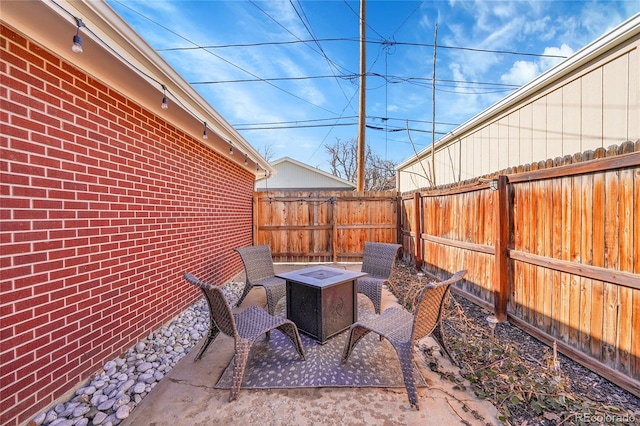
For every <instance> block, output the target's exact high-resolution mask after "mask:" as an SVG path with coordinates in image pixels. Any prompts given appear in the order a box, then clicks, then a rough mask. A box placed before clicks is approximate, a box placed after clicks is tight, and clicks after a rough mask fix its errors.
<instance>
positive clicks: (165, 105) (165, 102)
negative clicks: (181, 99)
mask: <svg viewBox="0 0 640 426" xmlns="http://www.w3.org/2000/svg"><path fill="white" fill-rule="evenodd" d="M162 91H163V92H164V96H163V97H162V105H160V108H162V109H167V108H169V99H167V87H166V86H165V85H164V84H163V85H162Z"/></svg>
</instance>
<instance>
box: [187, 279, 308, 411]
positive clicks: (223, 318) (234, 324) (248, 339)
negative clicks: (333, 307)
mask: <svg viewBox="0 0 640 426" xmlns="http://www.w3.org/2000/svg"><path fill="white" fill-rule="evenodd" d="M184 279H185V280H186V281H187V282H188V283H190V284H193V285H195V286H197V287H199V288H200V290H202V293H203V294H204V296H205V298H206V300H207V303H208V305H209V319H210V323H209V333H208V335H207V340H206V341H205V342H204V345H203V346H202V348H201V349H200V352H198V355H196V358H195V360H194V361H198V360H199V359H200V358H201V357H202V355H203V354H204V352H205V350H206V349H207V348H208V347H209V345H210V344H211V342H213V341H214V339H215V338H216V336H217V335H218V334H219V332H220V331H222V332H223V333H224V334H226V335H227V336H230V337H233V340H234V346H235V354H234V361H233V363H234V365H233V380H232V385H231V391H230V393H229V402H231V401H233V400H235V399H236V398H237V396H238V392H239V391H240V386H241V385H242V379H243V378H244V371H245V367H246V366H247V360H248V358H249V351H250V350H251V346H253V343H254V342H255V341H256V339H257V338H258V337H260V336H261V335H263V334H266V333H267V332H269V331H271V330H274V329H277V330H280V331H281V332H282V333H283V334H284V335H285V336H286V337H287V338H288V339H289V340H290V341H291V344H293V347H294V348H295V349H296V351H297V352H298V354H299V355H300V358H302V360H303V361H304V359H305V353H304V347H303V346H302V340H300V335H299V334H298V328H297V327H296V325H295V324H294V323H293V321H290V320H288V319H286V318H284V317H280V316H277V317H276V316H273V315H269V314H268V313H267V312H265V310H264V309H262V308H260V307H258V306H249V307H248V308H246V309H243V310H239V311H237V312H233V311H232V310H231V307H230V306H229V304H228V303H227V299H226V298H225V297H224V294H223V293H222V290H220V288H218V287H216V286H213V285H211V284H207V283H203V282H202V281H199V280H198V279H197V278H196V277H195V276H194V275H193V274H189V273H185V274H184Z"/></svg>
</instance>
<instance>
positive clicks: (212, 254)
mask: <svg viewBox="0 0 640 426" xmlns="http://www.w3.org/2000/svg"><path fill="white" fill-rule="evenodd" d="M16 3H19V2H16ZM3 7H4V6H3ZM3 19H4V18H3ZM70 28H71V27H70ZM0 31H1V34H0V58H1V60H0V77H1V79H2V81H1V85H0V102H1V108H0V117H1V119H0V123H1V132H0V134H1V136H0V145H1V146H0V148H1V150H2V154H1V156H0V157H1V158H0V177H1V180H0V191H1V193H0V197H1V202H0V214H1V217H0V297H1V300H0V318H1V323H0V364H1V371H0V424H3V425H7V424H21V423H25V422H27V421H28V420H29V419H30V418H31V417H32V416H33V415H34V414H36V413H37V412H39V411H40V410H43V409H45V408H47V407H48V406H50V405H51V404H52V403H54V402H55V401H56V399H58V398H60V397H62V396H63V395H65V393H67V392H69V391H71V390H73V389H74V388H75V387H77V386H79V385H80V384H81V383H82V382H84V381H85V380H86V379H87V378H89V376H90V375H91V374H92V373H94V372H95V371H97V370H98V369H99V368H100V367H101V366H102V365H103V364H104V362H105V361H107V360H109V359H113V358H114V357H117V356H119V355H120V354H122V353H123V352H124V351H125V350H126V349H128V348H129V347H131V346H132V345H134V344H135V343H136V342H137V341H140V340H141V339H142V338H144V337H146V335H148V334H149V332H150V331H153V330H156V329H158V328H159V327H160V326H161V325H163V324H164V323H166V322H167V321H169V320H170V319H172V318H174V317H175V316H176V315H178V314H179V313H180V312H181V311H183V310H184V309H185V308H186V307H188V306H189V305H190V304H191V303H192V302H193V301H194V300H196V299H197V298H198V297H200V294H199V292H197V291H196V289H195V288H191V287H190V286H188V285H186V284H185V282H184V280H183V278H182V274H183V272H185V271H190V272H193V273H194V274H196V275H197V276H199V277H201V278H203V279H206V280H208V281H210V282H213V283H220V284H222V283H224V282H226V281H228V280H229V279H230V278H232V277H233V276H234V275H235V274H237V273H238V272H239V271H241V269H242V263H241V261H240V258H239V257H238V256H237V254H235V253H234V252H233V249H234V248H236V247H239V246H246V245H250V244H251V243H252V196H253V188H254V182H255V177H256V176H255V175H256V173H255V172H253V171H252V170H251V169H250V167H243V165H242V164H239V163H237V162H235V161H233V160H232V159H230V158H228V156H225V155H223V154H221V153H220V152H218V151H216V150H214V149H212V148H211V147H210V146H207V145H205V144H203V141H201V140H200V139H199V138H197V137H194V136H193V133H192V132H191V133H188V132H186V131H185V130H183V129H182V128H181V127H178V126H176V125H174V124H172V123H171V122H170V121H167V119H163V116H161V115H160V114H158V113H157V112H155V111H151V110H150V109H149V108H147V107H145V106H143V105H141V103H139V102H137V101H136V99H132V98H130V97H129V96H128V94H125V93H122V92H121V91H119V90H118V89H116V88H114V87H111V86H110V85H108V84H107V83H105V82H102V81H100V80H98V79H96V78H94V77H93V76H91V75H90V74H88V73H87V72H85V71H84V70H83V69H81V68H79V67H77V66H76V65H74V63H72V62H70V61H68V60H66V59H65V58H62V57H60V56H59V55H57V54H55V53H53V52H52V51H50V50H48V49H47V47H46V46H43V45H42V44H39V43H38V42H36V41H34V40H33V39H31V38H30V37H29V36H28V35H25V34H23V33H22V32H20V31H18V30H17V29H15V28H13V27H12V26H10V25H8V24H7V23H6V22H5V21H4V20H3V21H2V23H1V26H0ZM72 31H75V29H72ZM65 38H67V39H69V40H70V36H69V37H67V34H65ZM131 72H132V75H133V71H131ZM132 78H133V77H132ZM173 107H174V108H175V105H173ZM196 124H197V123H196ZM201 131H202V130H200V132H201ZM225 142H226V141H225ZM240 142H242V141H240ZM245 142H246V141H245ZM236 146H238V145H236ZM246 149H247V150H249V151H248V152H252V151H250V149H251V148H249V147H247V148H246ZM236 157H237V156H236ZM262 164H263V163H259V162H256V163H255V165H253V164H251V165H250V166H251V167H253V169H254V170H255V169H256V168H257V166H258V165H262ZM263 167H268V165H267V166H263Z"/></svg>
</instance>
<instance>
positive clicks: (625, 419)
mask: <svg viewBox="0 0 640 426" xmlns="http://www.w3.org/2000/svg"><path fill="white" fill-rule="evenodd" d="M390 283H391V286H390V287H391V291H392V292H393V293H394V295H395V296H396V297H397V298H398V300H399V301H400V303H401V304H403V305H404V306H405V307H406V308H407V309H409V310H411V309H412V301H413V298H414V296H415V295H416V294H417V292H418V291H419V290H420V289H421V285H424V284H425V283H426V280H425V279H424V278H423V282H422V284H420V281H419V280H418V279H417V275H416V270H415V269H414V268H413V267H411V266H409V265H406V264H404V263H403V262H397V263H396V266H395V268H394V271H393V274H392V276H391V279H390ZM491 314H492V312H489V311H487V310H485V309H483V308H481V307H479V306H477V305H475V304H473V303H472V302H470V301H468V300H467V299H465V298H463V297H461V296H458V295H453V294H452V295H450V296H449V304H448V308H447V311H446V315H445V317H444V323H443V327H444V329H445V337H446V339H445V340H446V342H447V344H448V346H449V349H450V350H451V352H452V354H453V356H454V357H455V358H456V362H457V364H458V365H459V366H460V367H461V370H460V375H459V376H454V375H451V374H450V373H445V372H441V375H442V376H445V377H447V378H448V379H449V380H452V381H454V382H457V383H458V384H459V386H461V387H465V386H471V387H472V388H473V391H474V392H475V394H476V395H477V396H479V397H480V398H484V399H487V400H489V401H491V402H492V403H493V404H494V405H495V407H496V408H497V409H498V411H499V412H500V413H501V415H502V416H501V420H502V421H504V422H505V423H506V424H509V425H518V426H528V425H561V424H564V425H582V424H620V425H628V424H640V399H638V398H637V397H635V396H634V395H633V394H631V393H629V392H627V391H625V390H624V389H622V388H620V387H618V386H616V385H615V384H613V383H611V382H609V381H608V380H607V379H605V378H603V377H601V376H599V375H597V374H596V373H594V372H592V371H590V370H588V369H587V368H585V367H583V366H582V365H580V364H578V363H577V362H574V361H573V360H571V359H569V358H567V357H565V356H564V355H562V354H559V353H556V354H555V355H554V351H553V348H550V347H549V346H547V345H546V344H544V343H542V342H540V341H538V340H537V339H535V338H534V337H532V336H530V335H528V334H527V333H525V332H524V331H522V330H520V329H519V328H517V327H515V326H513V325H511V324H509V323H508V322H507V323H502V324H498V325H497V326H496V327H495V329H494V330H493V331H492V330H491V327H490V326H489V323H488V322H487V320H486V318H487V316H489V315H491ZM425 355H426V356H427V358H428V359H429V353H428V350H427V353H425ZM433 359H434V362H433V363H431V369H432V370H434V371H440V370H439V367H438V365H437V362H435V358H433ZM469 383H470V385H469Z"/></svg>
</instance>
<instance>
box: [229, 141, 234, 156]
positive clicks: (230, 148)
mask: <svg viewBox="0 0 640 426" xmlns="http://www.w3.org/2000/svg"><path fill="white" fill-rule="evenodd" d="M229 155H233V145H231V142H229Z"/></svg>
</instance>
